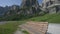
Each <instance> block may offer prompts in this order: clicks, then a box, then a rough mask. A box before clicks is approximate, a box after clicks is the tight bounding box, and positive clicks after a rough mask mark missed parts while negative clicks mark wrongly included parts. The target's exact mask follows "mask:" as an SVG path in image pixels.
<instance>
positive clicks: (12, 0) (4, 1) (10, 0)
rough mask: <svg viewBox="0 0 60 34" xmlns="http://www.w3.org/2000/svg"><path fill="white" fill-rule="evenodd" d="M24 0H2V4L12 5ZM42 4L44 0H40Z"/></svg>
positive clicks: (0, 3) (0, 0)
mask: <svg viewBox="0 0 60 34" xmlns="http://www.w3.org/2000/svg"><path fill="white" fill-rule="evenodd" d="M21 2H22V0H0V6H3V7H4V6H11V5H20V4H21ZM38 2H39V3H40V4H41V3H42V0H38Z"/></svg>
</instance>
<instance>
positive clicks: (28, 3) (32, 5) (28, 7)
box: [21, 0, 41, 15]
mask: <svg viewBox="0 0 60 34" xmlns="http://www.w3.org/2000/svg"><path fill="white" fill-rule="evenodd" d="M21 9H23V10H24V11H25V13H27V14H30V15H34V14H39V13H40V12H41V9H40V5H39V3H38V1H37V0H23V1H22V4H21ZM24 11H22V12H24Z"/></svg>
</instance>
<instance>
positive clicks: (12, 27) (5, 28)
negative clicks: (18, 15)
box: [0, 21, 25, 34]
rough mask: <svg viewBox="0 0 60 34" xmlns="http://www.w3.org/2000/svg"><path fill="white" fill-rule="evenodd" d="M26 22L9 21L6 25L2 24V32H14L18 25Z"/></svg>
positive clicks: (0, 27) (3, 33)
mask: <svg viewBox="0 0 60 34" xmlns="http://www.w3.org/2000/svg"><path fill="white" fill-rule="evenodd" d="M23 23H25V21H8V23H7V24H5V25H0V34H13V33H14V32H15V31H16V30H17V28H18V25H20V24H23Z"/></svg>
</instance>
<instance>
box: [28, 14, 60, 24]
mask: <svg viewBox="0 0 60 34" xmlns="http://www.w3.org/2000/svg"><path fill="white" fill-rule="evenodd" d="M29 20H31V21H40V22H49V23H60V14H46V15H44V16H39V17H34V18H31V19H29Z"/></svg>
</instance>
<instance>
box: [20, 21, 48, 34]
mask: <svg viewBox="0 0 60 34" xmlns="http://www.w3.org/2000/svg"><path fill="white" fill-rule="evenodd" d="M20 27H21V29H24V30H26V31H28V32H29V33H30V34H45V33H46V32H47V28H48V22H27V23H26V24H23V25H20Z"/></svg>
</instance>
